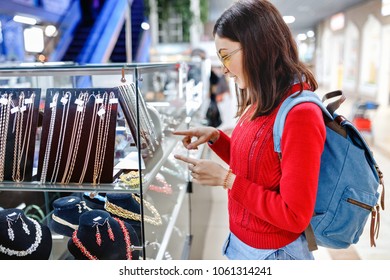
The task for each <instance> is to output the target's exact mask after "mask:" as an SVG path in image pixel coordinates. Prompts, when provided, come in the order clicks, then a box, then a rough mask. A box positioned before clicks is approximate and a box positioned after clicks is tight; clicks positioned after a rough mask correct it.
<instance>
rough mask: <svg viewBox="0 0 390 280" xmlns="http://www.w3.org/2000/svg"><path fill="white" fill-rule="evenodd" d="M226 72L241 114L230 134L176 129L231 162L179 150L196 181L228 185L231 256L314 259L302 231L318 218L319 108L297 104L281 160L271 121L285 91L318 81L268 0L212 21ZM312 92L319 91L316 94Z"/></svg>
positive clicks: (247, 0) (239, 5)
mask: <svg viewBox="0 0 390 280" xmlns="http://www.w3.org/2000/svg"><path fill="white" fill-rule="evenodd" d="M213 33H214V38H215V45H216V49H217V55H218V57H219V59H220V60H221V62H222V65H223V70H224V74H225V75H226V76H228V77H230V78H231V79H234V82H235V84H236V87H237V101H238V110H237V116H238V117H239V120H238V123H237V125H236V126H235V128H234V130H233V133H232V135H231V137H229V136H228V135H227V134H226V133H224V132H223V131H221V130H218V129H217V128H214V127H210V126H209V127H197V128H192V129H189V130H186V131H176V132H175V134H176V135H182V136H184V138H183V140H182V142H183V144H184V146H185V147H186V148H187V149H189V150H191V149H196V148H197V147H198V146H199V145H201V144H204V143H208V144H209V145H210V147H211V149H212V150H213V151H214V152H215V153H216V154H217V155H218V156H219V157H220V158H221V159H222V160H224V161H225V162H226V163H227V164H228V165H229V168H228V169H226V168H225V167H223V166H222V165H220V164H219V163H217V162H214V161H212V160H208V159H194V158H189V157H185V156H182V155H175V157H176V158H177V159H179V160H182V161H184V162H187V163H188V164H189V169H190V171H191V174H192V177H193V181H194V182H196V183H199V184H203V185H207V186H223V188H225V189H227V190H228V211H229V228H230V233H229V235H228V238H227V240H226V243H225V246H224V248H223V254H224V255H225V256H226V257H227V258H229V259H272V260H274V259H313V258H314V257H313V254H312V252H310V251H309V249H308V245H307V241H306V238H305V234H304V231H305V229H306V227H307V226H308V225H309V223H310V219H311V217H312V215H313V211H314V205H315V200H316V193H317V184H318V176H319V170H320V159H321V154H322V151H323V147H324V142H325V136H326V135H325V133H326V132H325V125H324V121H323V117H322V113H321V109H320V108H319V107H318V106H317V105H315V104H312V103H302V104H299V105H297V106H295V107H294V108H293V109H292V110H291V111H290V113H289V114H288V117H287V119H286V123H285V127H284V132H283V135H282V143H281V145H282V154H283V159H280V158H279V155H278V154H277V153H276V152H275V151H274V142H273V125H274V122H275V117H276V114H277V112H278V109H279V107H280V105H281V103H282V102H283V100H284V99H285V98H287V96H289V95H291V94H293V93H295V92H301V91H302V90H303V89H309V90H312V91H314V90H316V89H317V82H316V80H315V78H314V76H313V74H312V73H311V72H310V70H309V69H308V68H307V67H306V66H305V65H304V64H303V63H302V62H301V61H300V60H299V55H298V50H297V45H296V42H295V40H294V38H293V36H292V34H291V32H290V29H289V27H288V26H287V25H286V23H285V22H284V20H283V18H282V16H281V14H280V13H279V11H278V10H277V9H276V8H275V7H274V6H273V5H272V4H271V3H270V2H269V1H267V0H242V1H237V2H235V3H234V4H233V5H232V6H231V7H229V8H228V9H227V10H225V11H224V13H223V14H222V15H221V16H220V18H219V19H218V20H217V21H216V24H215V26H214V31H213ZM313 94H314V93H313Z"/></svg>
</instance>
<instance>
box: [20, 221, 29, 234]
mask: <svg viewBox="0 0 390 280" xmlns="http://www.w3.org/2000/svg"><path fill="white" fill-rule="evenodd" d="M20 219H21V220H22V228H23V230H24V232H25V233H26V234H27V235H30V230H29V229H28V226H27V224H26V223H25V222H24V220H23V219H22V217H20Z"/></svg>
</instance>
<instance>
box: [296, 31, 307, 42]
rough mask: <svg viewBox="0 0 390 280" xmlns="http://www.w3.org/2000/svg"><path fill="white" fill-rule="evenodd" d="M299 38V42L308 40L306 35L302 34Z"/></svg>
mask: <svg viewBox="0 0 390 280" xmlns="http://www.w3.org/2000/svg"><path fill="white" fill-rule="evenodd" d="M297 38H298V40H299V41H305V40H306V39H307V36H306V34H304V33H300V34H298V36H297Z"/></svg>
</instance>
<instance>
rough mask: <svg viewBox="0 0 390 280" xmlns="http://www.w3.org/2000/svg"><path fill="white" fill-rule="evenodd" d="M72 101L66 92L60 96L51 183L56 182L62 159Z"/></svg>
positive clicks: (69, 94) (70, 95)
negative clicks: (60, 109) (58, 122)
mask: <svg viewBox="0 0 390 280" xmlns="http://www.w3.org/2000/svg"><path fill="white" fill-rule="evenodd" d="M71 101H72V94H71V93H70V92H69V91H68V92H66V93H65V95H64V96H62V98H61V100H60V102H61V103H62V116H61V126H60V136H59V138H58V145H57V153H56V158H55V162H54V168H53V173H52V176H51V180H50V182H51V183H55V182H57V176H58V172H59V168H60V163H61V157H62V148H63V145H64V140H65V130H66V125H67V123H68V115H69V107H70V102H71Z"/></svg>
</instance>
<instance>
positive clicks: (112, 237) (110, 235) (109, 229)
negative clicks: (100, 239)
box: [107, 220, 115, 241]
mask: <svg viewBox="0 0 390 280" xmlns="http://www.w3.org/2000/svg"><path fill="white" fill-rule="evenodd" d="M107 227H108V229H107V232H108V237H109V238H110V239H111V240H112V241H115V236H114V232H113V231H112V228H111V226H110V224H109V222H108V220H107Z"/></svg>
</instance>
